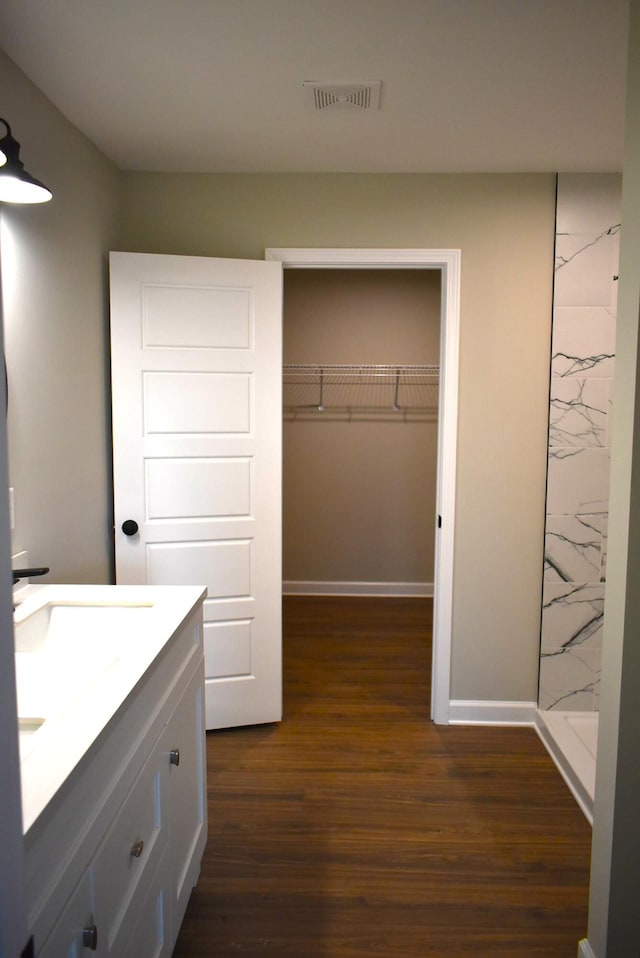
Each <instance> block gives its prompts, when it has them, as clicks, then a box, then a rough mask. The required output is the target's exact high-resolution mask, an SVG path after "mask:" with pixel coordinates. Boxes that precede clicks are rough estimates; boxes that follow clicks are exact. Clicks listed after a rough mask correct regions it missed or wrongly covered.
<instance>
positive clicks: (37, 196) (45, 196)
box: [0, 117, 53, 203]
mask: <svg viewBox="0 0 640 958" xmlns="http://www.w3.org/2000/svg"><path fill="white" fill-rule="evenodd" d="M0 123H3V124H4V126H5V127H6V133H5V135H4V136H3V137H0V203H46V202H48V201H49V200H50V199H51V197H52V195H53V194H52V193H51V190H48V189H47V187H46V186H45V185H44V183H41V182H40V180H36V179H35V177H33V176H31V174H30V173H27V171H26V170H25V168H24V164H23V163H22V162H21V160H20V144H19V143H18V141H17V140H16V139H14V138H13V136H12V135H11V127H10V126H9V124H8V123H7V121H6V120H4V119H3V118H2V117H0Z"/></svg>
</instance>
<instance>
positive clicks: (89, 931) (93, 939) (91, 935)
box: [82, 925, 98, 951]
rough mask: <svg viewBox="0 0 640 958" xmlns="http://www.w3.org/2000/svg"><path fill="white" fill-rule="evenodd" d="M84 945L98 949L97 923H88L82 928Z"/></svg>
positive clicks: (94, 949)
mask: <svg viewBox="0 0 640 958" xmlns="http://www.w3.org/2000/svg"><path fill="white" fill-rule="evenodd" d="M82 947H83V948H88V949H89V951H97V950H98V929H97V928H96V926H95V925H87V927H86V928H83V929H82Z"/></svg>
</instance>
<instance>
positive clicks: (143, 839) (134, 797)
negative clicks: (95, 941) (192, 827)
mask: <svg viewBox="0 0 640 958" xmlns="http://www.w3.org/2000/svg"><path fill="white" fill-rule="evenodd" d="M165 762H166V757H165V756H163V755H162V754H161V753H160V752H159V751H158V750H157V749H154V751H153V752H152V754H151V756H150V757H149V759H148V760H147V762H146V764H145V765H144V766H143V769H142V771H141V772H140V774H139V775H138V778H137V779H136V781H135V782H134V784H133V786H132V787H131V790H130V792H129V794H128V795H127V797H126V799H125V801H124V803H123V805H122V807H121V809H120V811H119V812H118V814H117V815H116V817H115V819H114V820H113V822H112V824H111V826H110V828H109V830H108V831H107V834H106V835H105V838H104V840H103V841H102V843H101V845H100V847H99V848H98V851H97V852H96V856H95V858H94V863H93V871H94V891H95V901H96V924H97V925H98V928H99V931H100V934H101V937H102V940H103V941H104V942H105V943H106V944H107V947H108V951H109V954H114V955H117V954H122V950H123V946H122V941H124V940H126V938H127V935H128V934H129V932H130V931H131V928H132V926H133V923H134V920H135V915H134V913H133V912H134V911H135V908H131V909H130V906H131V905H133V904H134V899H136V898H137V897H139V895H140V894H144V890H143V885H144V886H146V884H147V883H148V881H149V880H150V877H151V876H152V875H153V873H154V871H155V870H156V868H157V866H158V862H159V860H160V858H161V857H162V854H163V852H164V849H165V846H166V843H167V828H166V823H165V816H166V810H165V808H164V804H165V800H164V794H163V793H164V789H165V786H164V784H163V780H164V778H165V777H166V770H165V769H164V767H163V766H164V764H165ZM141 883H142V884H141ZM138 889H140V890H139V891H138ZM128 909H129V911H128ZM121 936H123V937H121Z"/></svg>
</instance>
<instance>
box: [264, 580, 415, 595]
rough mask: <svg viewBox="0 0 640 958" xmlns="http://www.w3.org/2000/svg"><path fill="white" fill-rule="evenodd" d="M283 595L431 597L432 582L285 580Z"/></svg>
mask: <svg viewBox="0 0 640 958" xmlns="http://www.w3.org/2000/svg"><path fill="white" fill-rule="evenodd" d="M282 592H283V594H284V595H394V596H419V597H424V596H432V595H433V582H314V581H297V580H292V579H289V580H286V581H285V582H283V583H282Z"/></svg>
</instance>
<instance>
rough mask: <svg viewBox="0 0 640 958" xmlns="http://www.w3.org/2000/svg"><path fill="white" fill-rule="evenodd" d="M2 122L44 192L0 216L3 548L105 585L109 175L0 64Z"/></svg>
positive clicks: (112, 176) (112, 229)
mask: <svg viewBox="0 0 640 958" xmlns="http://www.w3.org/2000/svg"><path fill="white" fill-rule="evenodd" d="M0 116H4V117H6V118H7V120H8V121H9V122H10V123H11V125H12V129H13V133H14V135H15V136H16V138H17V139H18V140H19V141H20V142H21V144H22V154H21V156H22V159H23V161H24V163H25V168H26V169H27V170H29V172H30V173H32V174H33V175H34V176H36V177H38V178H39V179H41V180H42V181H43V182H45V183H46V184H47V186H48V187H49V188H50V189H51V190H52V191H53V195H54V198H53V200H52V201H51V202H50V203H48V204H46V205H44V206H35V207H17V206H10V205H8V204H5V205H4V206H3V207H2V212H1V213H0V222H1V227H2V233H1V238H0V244H1V253H2V273H3V298H4V324H5V340H6V358H7V368H8V377H9V415H8V433H9V471H10V482H11V484H12V486H13V487H14V489H15V515H16V528H15V531H14V534H13V549H14V551H18V550H21V549H27V550H28V551H29V559H30V561H31V562H32V564H34V565H47V566H49V567H50V568H51V574H50V576H49V581H57V582H73V581H76V582H108V581H109V579H110V574H111V544H110V543H111V530H110V527H111V519H110V515H111V511H112V510H111V491H110V451H109V431H108V423H109V415H108V411H109V405H108V400H107V390H108V365H107V357H108V351H107V349H108V347H107V328H108V327H107V315H108V313H107V308H108V303H107V292H106V290H107V285H106V280H107V273H106V251H108V249H109V247H110V246H111V245H113V243H114V241H115V236H116V228H117V214H118V206H119V192H118V191H119V175H118V173H117V170H116V169H115V167H114V166H113V165H112V164H111V163H109V162H108V161H107V160H106V159H105V158H104V157H103V156H102V155H101V154H100V153H99V152H98V150H96V148H95V147H94V146H93V145H92V144H91V143H90V142H89V141H88V140H87V139H85V137H83V136H82V135H81V134H80V133H78V131H77V130H76V129H75V127H73V126H72V125H71V124H70V123H69V122H68V121H67V120H66V119H65V118H64V117H63V116H62V115H61V114H60V113H59V112H58V111H57V110H56V109H55V108H54V107H53V106H52V105H51V103H50V102H49V101H48V100H47V99H46V97H44V96H43V95H42V93H41V92H40V91H39V90H38V89H37V88H36V87H35V86H33V84H32V83H31V82H30V81H29V80H27V79H26V77H25V76H24V74H22V73H21V72H20V71H19V70H18V69H17V68H16V67H15V66H14V64H13V63H12V62H11V61H10V60H8V59H7V58H6V57H5V56H4V55H3V54H0Z"/></svg>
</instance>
